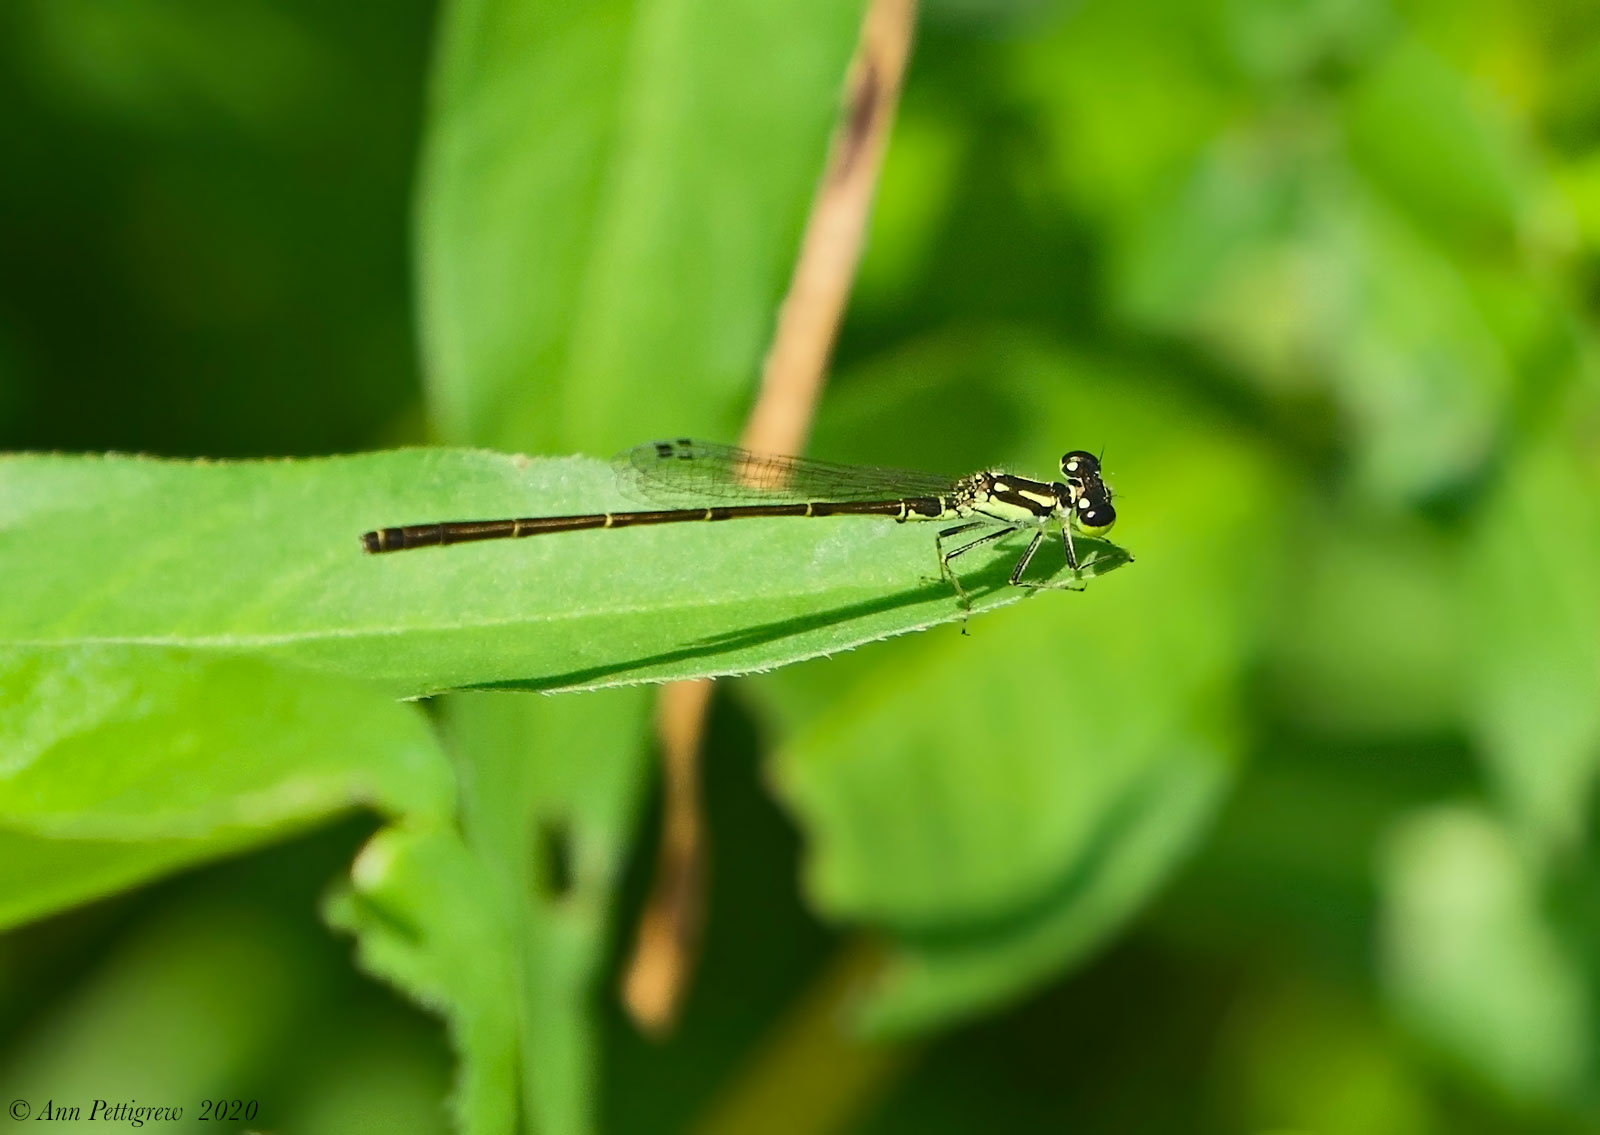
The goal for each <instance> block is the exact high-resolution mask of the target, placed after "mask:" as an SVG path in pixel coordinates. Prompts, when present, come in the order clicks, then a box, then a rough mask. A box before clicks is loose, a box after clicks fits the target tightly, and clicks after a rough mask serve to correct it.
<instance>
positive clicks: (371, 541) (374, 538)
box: [361, 532, 385, 555]
mask: <svg viewBox="0 0 1600 1135" xmlns="http://www.w3.org/2000/svg"><path fill="white" fill-rule="evenodd" d="M361 546H362V547H363V548H365V549H366V550H367V552H368V554H371V555H375V554H377V553H378V552H382V551H384V550H385V549H384V540H383V533H382V532H363V533H362V534H361Z"/></svg>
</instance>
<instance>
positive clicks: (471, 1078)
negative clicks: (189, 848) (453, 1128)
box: [323, 827, 518, 1135]
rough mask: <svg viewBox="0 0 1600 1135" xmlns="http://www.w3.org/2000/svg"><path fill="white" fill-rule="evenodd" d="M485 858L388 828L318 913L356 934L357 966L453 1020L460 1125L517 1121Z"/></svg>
mask: <svg viewBox="0 0 1600 1135" xmlns="http://www.w3.org/2000/svg"><path fill="white" fill-rule="evenodd" d="M485 886H486V883H485V879H484V873H483V865H482V864H481V863H480V862H479V861H478V860H477V859H476V857H474V856H473V854H472V853H471V852H470V851H469V850H468V849H467V847H466V846H465V845H464V844H463V843H462V842H461V839H460V837H459V836H457V835H456V834H455V833H453V832H451V831H448V830H444V829H437V828H420V829H419V828H409V827H392V828H388V829H385V830H384V831H382V832H380V833H378V835H377V836H375V837H374V838H373V839H372V840H371V841H370V842H369V843H368V844H367V846H366V847H365V848H364V849H363V850H362V852H361V855H360V857H359V858H358V859H357V860H356V863H355V865H354V867H352V868H351V882H350V884H349V886H347V887H343V888H341V889H340V890H339V891H338V892H336V893H335V894H334V895H333V896H331V897H330V898H329V900H328V902H327V904H326V906H325V907H324V911H323V913H324V916H325V917H326V918H327V919H328V921H329V922H330V923H331V924H333V925H334V926H336V927H339V928H340V929H342V930H346V931H349V932H350V933H352V934H355V935H356V936H357V939H358V942H359V956H360V959H361V964H362V965H363V966H364V967H365V968H366V969H367V970H369V971H370V972H372V973H374V974H376V975H378V976H380V977H383V978H385V979H386V980H388V981H390V982H392V983H393V984H394V985H396V986H398V987H399V988H401V989H403V990H405V991H406V992H407V993H408V994H410V995H411V997H413V998H414V999H415V1000H416V1001H418V1002H419V1003H420V1004H422V1005H424V1006H426V1007H427V1008H429V1009H432V1010H433V1011H435V1012H437V1013H440V1014H441V1015H443V1016H444V1017H445V1019H446V1020H447V1021H448V1022H449V1025H450V1032H451V1036H452V1039H453V1041H454V1043H455V1047H456V1051H457V1052H458V1053H460V1055H461V1068H462V1072H461V1077H460V1079H459V1081H458V1082H457V1085H456V1090H455V1095H454V1107H455V1112H456V1116H457V1120H458V1122H459V1123H460V1125H461V1128H462V1129H463V1130H469V1131H472V1132H475V1133H477V1135H491V1133H496V1135H512V1133H514V1132H516V1131H517V1130H518V1126H517V1099H518V1090H517V1063H516V1053H517V1005H516V1002H515V1000H514V999H513V998H512V997H511V996H510V994H511V992H512V991H514V990H515V989H516V988H517V984H518V982H517V973H516V968H515V965H514V963H513V961H512V959H513V957H514V954H515V951H514V946H513V943H512V941H511V938H510V928H509V926H508V925H507V924H506V923H505V921H504V920H503V919H502V918H500V917H499V916H498V912H499V910H500V906H499V904H498V903H497V902H495V901H493V896H492V895H489V894H487V893H485Z"/></svg>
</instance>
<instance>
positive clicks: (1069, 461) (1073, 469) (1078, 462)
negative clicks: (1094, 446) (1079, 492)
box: [1061, 449, 1100, 481]
mask: <svg viewBox="0 0 1600 1135" xmlns="http://www.w3.org/2000/svg"><path fill="white" fill-rule="evenodd" d="M1061 473H1062V475H1063V476H1065V477H1067V478H1069V479H1071V480H1074V481H1087V480H1090V479H1091V478H1094V477H1098V476H1100V459H1099V458H1098V457H1096V456H1095V455H1094V454H1092V453H1088V452H1085V451H1084V450H1081V449H1074V450H1073V451H1072V452H1071V453H1064V454H1062V455H1061Z"/></svg>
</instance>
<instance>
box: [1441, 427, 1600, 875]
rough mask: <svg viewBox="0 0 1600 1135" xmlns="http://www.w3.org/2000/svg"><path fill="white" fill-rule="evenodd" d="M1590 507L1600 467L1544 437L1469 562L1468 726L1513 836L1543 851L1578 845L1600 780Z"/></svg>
mask: <svg viewBox="0 0 1600 1135" xmlns="http://www.w3.org/2000/svg"><path fill="white" fill-rule="evenodd" d="M1597 501H1600V463H1597V462H1596V460H1595V458H1594V456H1593V454H1592V453H1590V454H1588V455H1585V454H1584V453H1583V451H1582V449H1581V448H1580V446H1578V445H1575V444H1573V443H1572V442H1570V441H1567V440H1566V439H1563V438H1560V437H1553V438H1551V439H1550V440H1549V442H1548V443H1547V444H1546V445H1544V446H1540V447H1537V448H1533V449H1531V450H1530V451H1528V452H1526V453H1524V454H1521V455H1519V456H1518V458H1517V459H1516V460H1515V461H1513V462H1512V463H1511V465H1510V466H1509V468H1507V470H1506V471H1505V474H1504V476H1503V477H1502V478H1501V479H1500V481H1499V483H1498V484H1497V485H1496V489H1495V492H1494V493H1493V494H1492V495H1491V497H1490V499H1489V500H1488V501H1487V503H1486V504H1485V505H1484V507H1483V508H1482V509H1480V510H1479V513H1478V517H1479V524H1478V526H1477V530H1476V532H1475V533H1474V538H1473V540H1472V541H1471V542H1470V543H1469V545H1468V547H1469V549H1470V551H1469V553H1468V555H1467V557H1466V569H1465V602H1464V603H1463V609H1464V610H1467V611H1469V612H1471V616H1472V617H1471V620H1470V622H1469V624H1468V626H1469V628H1470V631H1471V633H1472V647H1473V649H1472V650H1471V652H1470V654H1469V656H1468V657H1469V660H1470V662H1469V684H1468V689H1469V697H1468V705H1469V713H1468V720H1469V723H1470V724H1471V726H1472V728H1473V732H1474V734H1475V735H1476V737H1477V738H1478V740H1479V742H1480V743H1481V745H1482V750H1483V757H1484V760H1485V763H1486V764H1487V767H1488V769H1489V771H1490V774H1491V776H1492V777H1493V780H1494V782H1495V784H1496V785H1497V786H1498V788H1499V789H1500V792H1501V793H1502V794H1503V796H1504V799H1505V802H1506V804H1507V805H1508V810H1509V812H1510V815H1511V817H1512V819H1513V820H1514V821H1515V823H1516V825H1517V829H1518V831H1519V834H1521V835H1522V836H1524V837H1525V838H1527V839H1530V840H1532V841H1533V843H1534V844H1535V845H1536V846H1538V847H1539V848H1540V849H1541V850H1543V851H1545V852H1556V851H1563V850H1564V851H1573V850H1576V849H1577V848H1578V847H1580V846H1581V845H1582V841H1583V839H1584V834H1585V831H1586V829H1587V826H1588V823H1589V812H1590V803H1591V798H1592V795H1593V787H1594V784H1595V778H1596V773H1597V772H1600V595H1597V594H1596V588H1595V581H1596V580H1600V506H1597V505H1596V502H1597ZM1508 533H1515V534H1516V535H1515V539H1510V538H1508Z"/></svg>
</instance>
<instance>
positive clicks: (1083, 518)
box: [1073, 483, 1117, 536]
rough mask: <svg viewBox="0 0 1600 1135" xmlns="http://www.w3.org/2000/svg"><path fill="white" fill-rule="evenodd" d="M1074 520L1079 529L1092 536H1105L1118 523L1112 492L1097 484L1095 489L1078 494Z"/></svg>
mask: <svg viewBox="0 0 1600 1135" xmlns="http://www.w3.org/2000/svg"><path fill="white" fill-rule="evenodd" d="M1073 519H1074V520H1075V521H1076V522H1077V526H1078V528H1079V529H1080V530H1081V531H1083V532H1086V533H1088V534H1089V535H1090V536H1104V535H1105V534H1106V533H1107V532H1110V531H1111V526H1112V525H1113V524H1115V523H1116V522H1117V510H1116V509H1115V508H1113V507H1112V506H1111V490H1110V489H1108V488H1106V487H1105V485H1103V484H1099V483H1096V484H1095V485H1094V486H1093V488H1091V489H1089V490H1086V491H1084V492H1082V493H1080V494H1078V501H1077V503H1076V504H1075V505H1074V506H1073Z"/></svg>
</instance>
